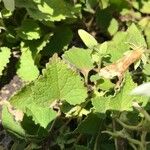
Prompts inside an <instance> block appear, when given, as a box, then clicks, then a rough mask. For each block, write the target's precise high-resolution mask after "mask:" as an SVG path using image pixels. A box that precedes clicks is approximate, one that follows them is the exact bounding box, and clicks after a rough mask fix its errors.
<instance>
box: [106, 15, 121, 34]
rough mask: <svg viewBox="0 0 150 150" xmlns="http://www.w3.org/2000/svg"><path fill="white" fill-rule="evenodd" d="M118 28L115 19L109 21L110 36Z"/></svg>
mask: <svg viewBox="0 0 150 150" xmlns="http://www.w3.org/2000/svg"><path fill="white" fill-rule="evenodd" d="M118 28H119V24H118V22H117V20H116V19H114V18H112V20H111V21H110V25H109V27H108V32H109V33H110V35H114V34H115V33H116V32H117V31H118Z"/></svg>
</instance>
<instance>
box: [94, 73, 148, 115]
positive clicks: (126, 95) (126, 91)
mask: <svg viewBox="0 0 150 150" xmlns="http://www.w3.org/2000/svg"><path fill="white" fill-rule="evenodd" d="M135 87H136V85H135V83H134V82H133V81H132V78H131V76H130V75H129V74H128V75H127V76H126V79H125V84H124V86H123V88H122V89H121V91H120V92H119V93H118V94H116V95H115V96H114V97H95V98H93V99H92V104H93V106H94V108H95V110H96V112H101V113H104V112H106V111H107V110H116V111H131V110H132V102H133V101H134V100H136V101H137V102H142V103H144V104H146V103H147V101H148V99H147V98H143V97H136V96H132V95H130V92H131V90H132V89H133V88H135Z"/></svg>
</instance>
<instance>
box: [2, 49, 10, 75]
mask: <svg viewBox="0 0 150 150" xmlns="http://www.w3.org/2000/svg"><path fill="white" fill-rule="evenodd" d="M10 55H11V52H10V49H9V48H7V47H1V48H0V61H1V62H0V76H1V75H2V71H3V70H4V68H5V67H6V65H7V63H8V62H9V58H10Z"/></svg>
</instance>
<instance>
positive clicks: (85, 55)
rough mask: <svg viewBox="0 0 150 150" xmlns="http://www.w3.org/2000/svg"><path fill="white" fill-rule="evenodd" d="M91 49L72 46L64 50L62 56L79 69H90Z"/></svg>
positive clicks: (91, 66) (91, 65) (91, 64)
mask: <svg viewBox="0 0 150 150" xmlns="http://www.w3.org/2000/svg"><path fill="white" fill-rule="evenodd" d="M91 52H92V51H91V50H89V49H83V48H76V47H73V48H71V49H69V50H68V51H66V52H65V53H64V55H63V58H64V59H65V60H67V61H68V62H69V63H70V64H71V65H73V66H75V67H77V68H78V69H80V70H91V69H92V68H93V67H94V66H93V62H92V58H91Z"/></svg>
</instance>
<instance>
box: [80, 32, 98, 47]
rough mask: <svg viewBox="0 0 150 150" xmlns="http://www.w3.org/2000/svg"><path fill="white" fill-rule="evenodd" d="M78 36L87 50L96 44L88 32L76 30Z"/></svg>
mask: <svg viewBox="0 0 150 150" xmlns="http://www.w3.org/2000/svg"><path fill="white" fill-rule="evenodd" d="M78 34H79V36H80V38H81V39H82V41H83V42H84V44H85V45H86V46H87V47H88V48H93V47H94V46H96V45H97V44H98V43H97V41H96V40H95V38H94V37H93V36H92V35H90V34H89V33H88V32H86V31H84V30H82V29H80V30H78Z"/></svg>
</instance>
